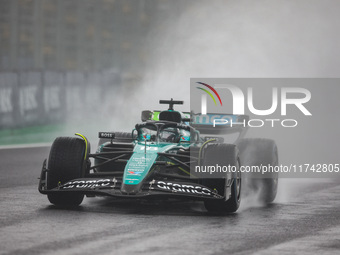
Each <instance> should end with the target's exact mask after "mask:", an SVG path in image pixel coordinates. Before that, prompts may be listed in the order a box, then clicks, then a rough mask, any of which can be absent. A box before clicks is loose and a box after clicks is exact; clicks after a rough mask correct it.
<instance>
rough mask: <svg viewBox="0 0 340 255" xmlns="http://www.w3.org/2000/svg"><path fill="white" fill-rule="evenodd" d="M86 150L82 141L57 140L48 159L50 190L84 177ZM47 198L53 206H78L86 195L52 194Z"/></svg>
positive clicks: (59, 138) (69, 138)
mask: <svg viewBox="0 0 340 255" xmlns="http://www.w3.org/2000/svg"><path fill="white" fill-rule="evenodd" d="M85 149H86V146H85V143H84V141H83V140H82V139H79V138H73V137H58V138H56V139H55V141H54V142H53V144H52V147H51V151H50V155H49V159H48V167H47V168H48V176H47V189H48V190H50V189H53V188H56V187H58V185H60V184H63V183H66V182H68V181H70V180H73V179H77V178H82V177H84V174H85V168H86V162H85V159H84V158H85V153H86V151H85ZM47 197H48V200H49V201H50V202H51V203H52V204H54V205H58V206H77V205H80V204H81V202H82V201H83V199H84V195H82V194H76V193H71V192H57V193H51V194H48V195H47Z"/></svg>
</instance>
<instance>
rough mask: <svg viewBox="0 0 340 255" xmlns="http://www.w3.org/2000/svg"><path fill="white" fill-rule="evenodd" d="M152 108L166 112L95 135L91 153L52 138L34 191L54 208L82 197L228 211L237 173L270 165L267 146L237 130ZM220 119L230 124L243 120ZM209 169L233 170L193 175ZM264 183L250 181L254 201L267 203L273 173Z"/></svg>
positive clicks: (270, 144) (236, 194)
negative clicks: (195, 203)
mask: <svg viewBox="0 0 340 255" xmlns="http://www.w3.org/2000/svg"><path fill="white" fill-rule="evenodd" d="M160 103H162V104H169V109H168V110H165V111H143V112H142V121H143V122H142V123H140V124H137V125H136V126H135V128H134V129H133V130H132V132H99V138H100V140H99V144H98V148H97V151H96V152H95V153H91V150H90V143H89V141H88V140H87V138H86V137H85V136H83V135H81V134H76V135H78V136H79V137H58V138H56V139H55V141H54V143H53V145H52V147H51V151H50V155H49V158H48V160H45V161H44V163H43V168H42V171H41V176H40V182H39V191H40V193H42V194H47V196H48V199H49V201H50V202H51V203H52V204H55V205H57V206H77V205H79V204H81V202H82V201H83V198H84V195H85V196H113V197H120V198H134V199H138V198H148V197H158V198H160V199H163V198H164V199H166V198H180V199H190V200H201V201H204V205H205V207H206V209H207V210H208V211H209V212H213V213H230V212H235V211H237V209H238V208H239V205H240V201H241V188H242V183H243V179H244V176H243V174H241V171H240V167H241V166H242V165H243V164H252V165H261V164H271V165H277V164H278V159H277V148H276V145H275V143H274V141H272V140H268V139H245V138H243V137H244V134H245V132H246V130H247V129H246V128H244V127H230V126H225V125H223V126H219V127H217V126H216V127H212V126H211V123H207V122H204V121H202V119H204V118H202V116H200V114H197V115H195V114H193V113H188V112H187V113H185V112H179V111H175V110H174V109H173V106H174V105H175V104H183V101H173V100H172V99H171V100H160ZM208 115H209V114H208ZM224 116H228V117H229V118H234V119H235V120H238V121H241V120H242V119H245V118H248V117H247V116H244V115H242V116H240V115H239V116H236V115H224ZM208 117H209V116H208ZM208 119H209V118H208ZM236 132H237V133H239V136H238V138H237V139H236V142H234V143H230V144H229V143H224V139H223V136H221V134H222V135H223V134H229V133H236ZM216 164H218V165H220V166H229V167H230V166H231V167H232V168H233V169H236V171H227V172H222V173H219V175H217V176H214V178H212V177H213V176H212V175H208V176H207V174H203V175H202V174H197V173H195V171H194V170H195V169H197V167H201V169H203V168H204V166H211V165H216ZM266 177H267V178H261V179H254V180H252V186H253V187H256V186H261V189H260V191H259V192H260V193H261V194H260V195H261V198H262V200H263V201H265V202H266V203H270V202H272V201H273V200H274V199H275V195H276V190H277V182H278V178H277V174H276V175H275V174H272V175H270V176H266Z"/></svg>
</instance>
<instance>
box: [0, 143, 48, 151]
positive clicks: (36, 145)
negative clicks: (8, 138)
mask: <svg viewBox="0 0 340 255" xmlns="http://www.w3.org/2000/svg"><path fill="white" fill-rule="evenodd" d="M51 144H52V143H28V144H13V145H0V150H8V149H25V148H39V147H49V146H51Z"/></svg>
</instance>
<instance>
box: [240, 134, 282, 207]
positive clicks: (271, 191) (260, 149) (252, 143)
mask: <svg viewBox="0 0 340 255" xmlns="http://www.w3.org/2000/svg"><path fill="white" fill-rule="evenodd" d="M237 146H238V148H239V151H240V159H241V164H242V165H243V166H258V167H260V166H261V165H262V166H268V165H270V166H273V167H275V166H278V164H279V159H278V150H277V146H276V143H275V141H273V140H271V139H264V138H246V139H241V140H240V142H239V143H238V145H237ZM278 176H279V174H278V173H275V172H274V173H266V174H264V175H262V174H259V175H252V174H246V175H244V177H245V178H246V179H247V186H249V188H250V191H249V192H251V193H254V192H255V193H258V194H259V200H260V202H262V203H266V204H269V203H272V202H273V201H274V200H275V197H276V194H277V189H278ZM257 177H260V178H257Z"/></svg>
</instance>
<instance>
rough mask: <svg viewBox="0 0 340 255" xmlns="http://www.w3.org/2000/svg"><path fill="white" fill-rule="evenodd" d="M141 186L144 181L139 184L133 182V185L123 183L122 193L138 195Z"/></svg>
mask: <svg viewBox="0 0 340 255" xmlns="http://www.w3.org/2000/svg"><path fill="white" fill-rule="evenodd" d="M141 188H142V182H140V183H138V184H131V185H130V184H126V183H122V187H121V188H120V191H121V192H122V194H125V195H136V194H138V193H139V192H141Z"/></svg>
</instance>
